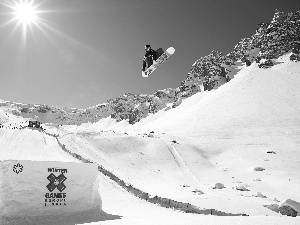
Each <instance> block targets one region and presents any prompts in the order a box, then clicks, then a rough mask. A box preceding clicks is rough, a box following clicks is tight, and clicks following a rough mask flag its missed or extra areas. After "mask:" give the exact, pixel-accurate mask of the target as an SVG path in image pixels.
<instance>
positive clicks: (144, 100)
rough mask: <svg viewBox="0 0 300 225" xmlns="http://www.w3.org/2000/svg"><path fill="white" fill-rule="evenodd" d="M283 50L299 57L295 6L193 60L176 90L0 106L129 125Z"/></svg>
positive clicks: (59, 120) (19, 112)
mask: <svg viewBox="0 0 300 225" xmlns="http://www.w3.org/2000/svg"><path fill="white" fill-rule="evenodd" d="M289 51H291V52H292V54H291V56H290V60H291V61H300V54H299V53H300V10H299V11H297V12H295V13H284V12H280V11H278V10H276V11H275V14H274V17H273V19H272V21H271V23H265V22H262V23H259V24H258V25H257V29H256V31H255V33H254V34H253V35H252V36H250V37H248V38H243V39H242V40H241V41H240V42H238V43H237V45H236V46H235V47H234V49H233V51H232V52H230V53H228V54H226V55H225V54H223V53H222V52H219V51H215V50H213V51H212V52H211V53H210V54H209V55H207V56H204V57H201V58H200V59H198V60H196V61H195V63H194V64H193V65H192V66H191V69H190V71H189V72H188V74H187V78H186V79H185V80H184V81H182V82H181V84H180V86H179V87H177V88H174V89H173V88H166V89H163V90H158V91H156V92H155V93H153V94H151V95H146V94H132V93H125V94H123V95H122V96H119V97H117V98H115V99H109V100H107V102H105V103H102V104H98V105H95V106H92V107H89V108H87V109H75V108H66V107H65V108H62V109H61V108H58V107H53V106H48V105H45V104H23V103H14V102H9V101H3V102H2V103H0V108H5V107H8V106H10V111H11V113H12V114H14V115H16V116H22V117H24V118H32V119H37V120H40V121H41V122H42V123H56V124H64V125H66V124H70V125H72V124H74V125H75V124H76V125H80V124H82V123H87V122H92V123H94V122H97V121H99V120H100V119H103V118H107V117H111V118H113V119H115V120H116V121H118V122H119V121H122V120H127V121H128V122H129V123H130V124H135V123H137V122H139V121H140V120H141V119H143V118H146V117H147V116H149V115H150V114H155V113H157V112H158V111H159V110H162V109H165V110H168V109H170V108H175V107H177V106H178V105H180V104H181V103H182V101H183V100H184V99H186V98H188V97H190V96H192V95H194V94H195V93H198V92H201V91H210V90H213V89H217V88H219V87H220V86H222V85H223V84H225V83H227V82H229V81H230V80H231V79H233V78H234V76H235V75H236V74H237V73H238V72H239V71H240V70H241V68H243V67H246V66H250V65H251V64H252V63H257V66H258V67H260V68H262V69H263V68H269V67H272V66H273V65H274V63H275V62H274V59H276V58H278V57H279V56H281V55H283V54H285V53H287V52H289Z"/></svg>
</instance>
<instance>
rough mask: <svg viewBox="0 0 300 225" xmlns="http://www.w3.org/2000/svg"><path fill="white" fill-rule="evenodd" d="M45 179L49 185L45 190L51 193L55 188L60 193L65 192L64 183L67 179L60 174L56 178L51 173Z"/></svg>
mask: <svg viewBox="0 0 300 225" xmlns="http://www.w3.org/2000/svg"><path fill="white" fill-rule="evenodd" d="M47 179H48V180H49V181H50V183H49V184H48V185H47V188H48V190H49V191H50V192H52V191H53V190H54V189H55V188H57V189H58V190H59V191H60V192H62V191H63V190H65V188H66V186H65V185H64V183H63V182H64V181H65V180H66V179H67V178H66V177H65V176H64V174H63V173H61V174H60V175H59V176H58V177H56V176H55V175H54V174H53V173H51V174H50V175H49V176H48V177H47Z"/></svg>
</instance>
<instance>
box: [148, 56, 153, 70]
mask: <svg viewBox="0 0 300 225" xmlns="http://www.w3.org/2000/svg"><path fill="white" fill-rule="evenodd" d="M146 63H147V68H149V67H150V66H151V65H152V63H153V61H152V59H151V58H150V57H147V58H146Z"/></svg>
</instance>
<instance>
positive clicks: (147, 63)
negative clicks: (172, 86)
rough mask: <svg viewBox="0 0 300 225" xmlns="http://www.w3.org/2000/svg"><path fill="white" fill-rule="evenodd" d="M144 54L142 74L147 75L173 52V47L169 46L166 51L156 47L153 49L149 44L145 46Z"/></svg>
mask: <svg viewBox="0 0 300 225" xmlns="http://www.w3.org/2000/svg"><path fill="white" fill-rule="evenodd" d="M145 50H146V54H145V56H144V58H143V68H142V76H143V77H149V75H150V74H151V73H152V72H153V71H154V70H156V68H157V67H159V66H160V65H161V64H162V63H163V62H165V61H166V60H167V59H168V58H169V57H170V56H171V55H173V54H174V52H175V49H174V48H173V47H169V48H168V49H167V50H166V51H164V50H163V49H162V48H158V49H156V50H155V51H154V50H153V49H152V48H151V46H150V45H146V46H145Z"/></svg>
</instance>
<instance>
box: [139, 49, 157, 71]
mask: <svg viewBox="0 0 300 225" xmlns="http://www.w3.org/2000/svg"><path fill="white" fill-rule="evenodd" d="M145 50H146V54H145V56H144V59H143V69H142V70H143V72H144V71H145V70H146V68H149V67H150V66H151V65H152V64H153V61H155V60H156V59H157V57H156V51H154V50H153V49H152V48H151V46H150V45H145Z"/></svg>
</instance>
